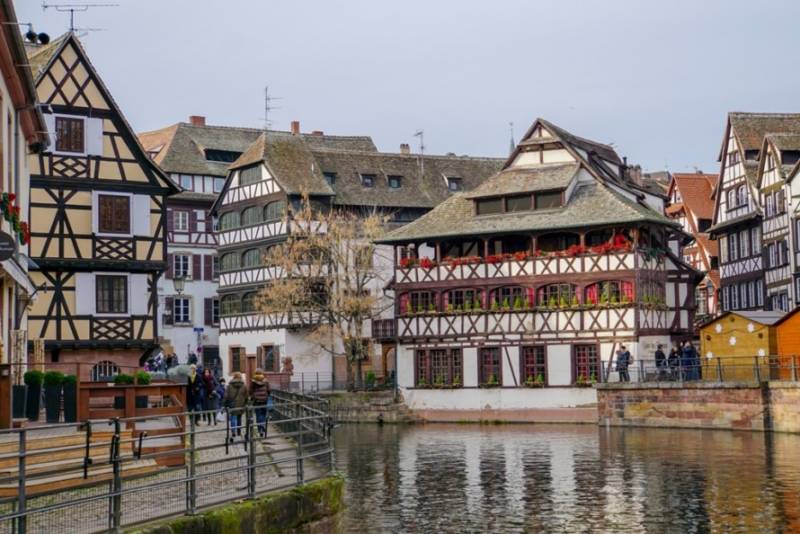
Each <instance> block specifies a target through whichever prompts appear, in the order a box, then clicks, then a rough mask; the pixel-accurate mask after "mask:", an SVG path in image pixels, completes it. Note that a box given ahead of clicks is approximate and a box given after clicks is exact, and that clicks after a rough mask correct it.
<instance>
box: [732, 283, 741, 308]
mask: <svg viewBox="0 0 800 534" xmlns="http://www.w3.org/2000/svg"><path fill="white" fill-rule="evenodd" d="M730 301H731V309H732V310H738V309H739V286H735V285H733V286H731V287H730Z"/></svg>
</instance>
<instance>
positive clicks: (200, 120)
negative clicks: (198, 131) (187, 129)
mask: <svg viewBox="0 0 800 534" xmlns="http://www.w3.org/2000/svg"><path fill="white" fill-rule="evenodd" d="M189 122H191V123H192V126H205V125H206V118H205V117H204V116H202V115H189Z"/></svg>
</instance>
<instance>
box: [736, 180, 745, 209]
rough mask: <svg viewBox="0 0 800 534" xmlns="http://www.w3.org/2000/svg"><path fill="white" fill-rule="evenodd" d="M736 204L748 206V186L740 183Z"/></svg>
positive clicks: (737, 189)
mask: <svg viewBox="0 0 800 534" xmlns="http://www.w3.org/2000/svg"><path fill="white" fill-rule="evenodd" d="M736 206H737V207H740V208H741V207H746V206H747V186H744V185H740V186H739V187H738V188H736Z"/></svg>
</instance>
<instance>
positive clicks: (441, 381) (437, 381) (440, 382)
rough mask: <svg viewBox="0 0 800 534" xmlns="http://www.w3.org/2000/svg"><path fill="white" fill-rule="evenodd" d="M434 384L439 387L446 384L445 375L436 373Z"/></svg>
mask: <svg viewBox="0 0 800 534" xmlns="http://www.w3.org/2000/svg"><path fill="white" fill-rule="evenodd" d="M433 385H434V386H435V387H437V388H440V387H443V386H444V377H443V376H442V375H436V376H435V377H434V378H433Z"/></svg>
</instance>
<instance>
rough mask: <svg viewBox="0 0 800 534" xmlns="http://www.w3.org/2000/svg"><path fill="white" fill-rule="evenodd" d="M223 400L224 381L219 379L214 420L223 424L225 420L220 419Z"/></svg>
mask: <svg viewBox="0 0 800 534" xmlns="http://www.w3.org/2000/svg"><path fill="white" fill-rule="evenodd" d="M224 398H225V379H224V378H220V379H219V382H217V413H216V420H217V421H219V422H225V419H224V418H223V417H222V408H223V406H222V404H223V399H224Z"/></svg>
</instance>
